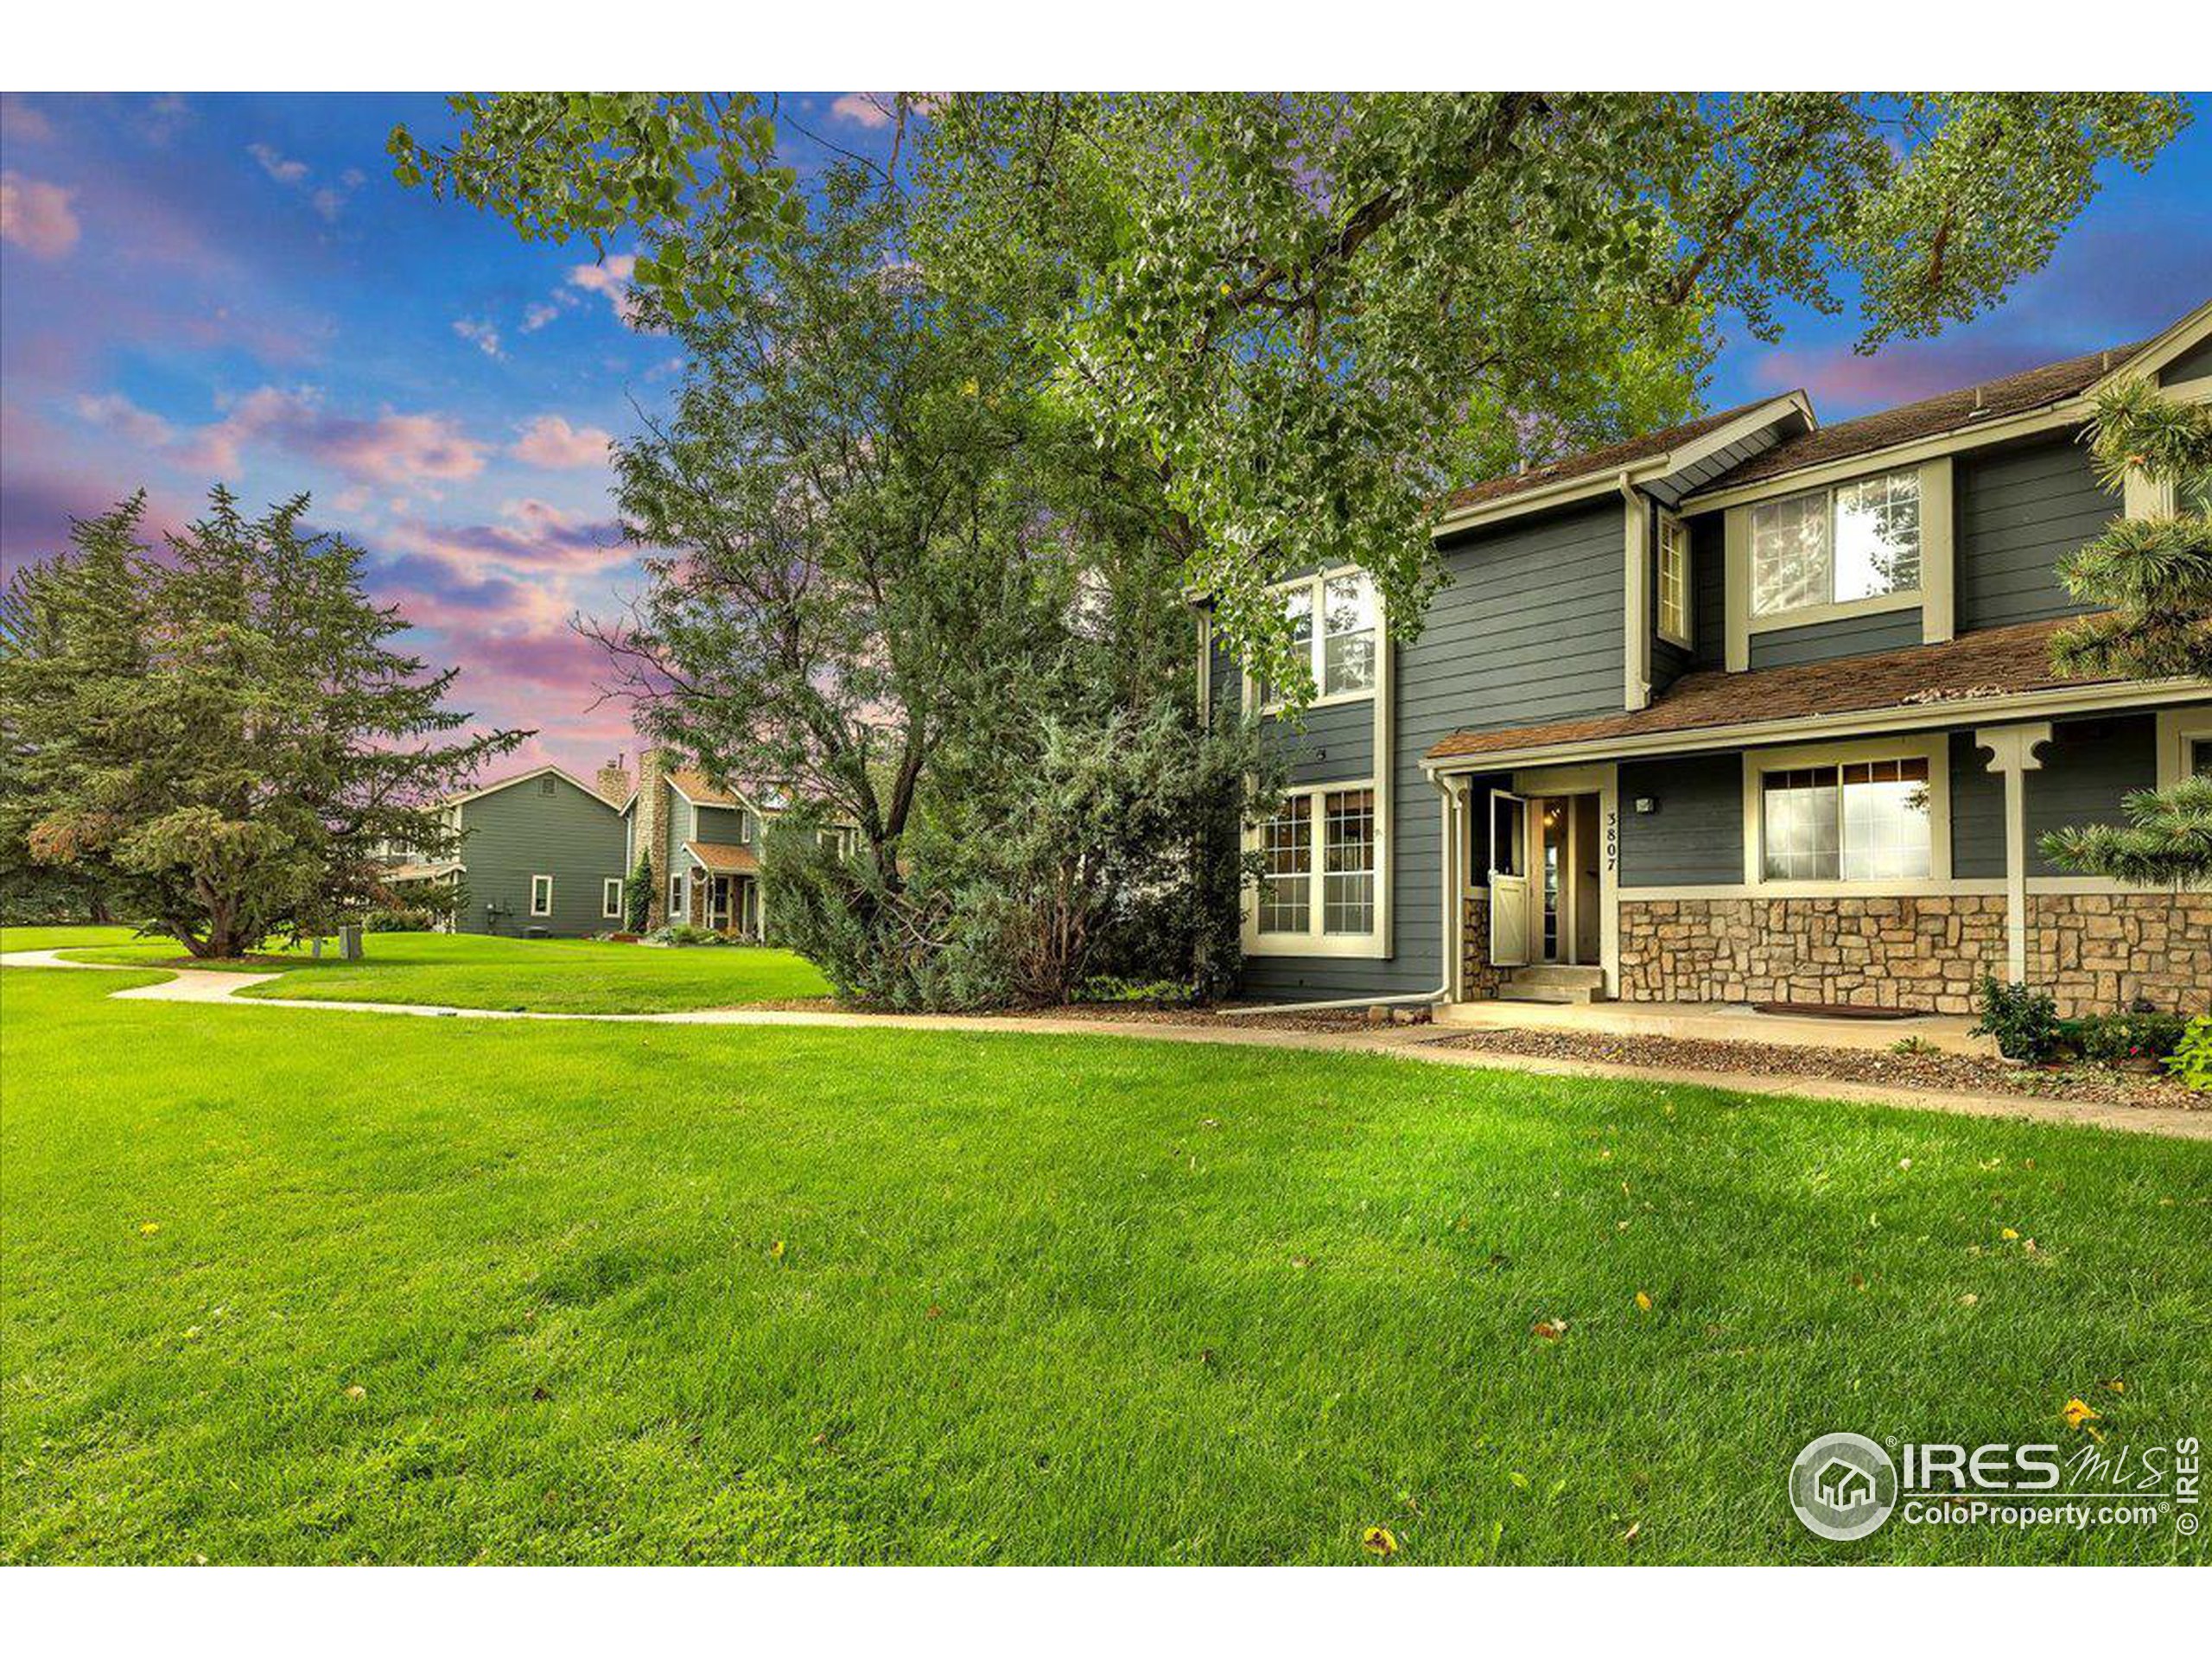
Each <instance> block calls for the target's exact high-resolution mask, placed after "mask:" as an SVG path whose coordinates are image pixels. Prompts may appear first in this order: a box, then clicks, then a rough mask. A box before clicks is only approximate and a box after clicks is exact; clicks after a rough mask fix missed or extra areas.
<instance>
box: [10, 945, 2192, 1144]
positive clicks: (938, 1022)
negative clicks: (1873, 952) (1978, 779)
mask: <svg viewBox="0 0 2212 1659" xmlns="http://www.w3.org/2000/svg"><path fill="white" fill-rule="evenodd" d="M79 948H81V947H79ZM0 968H74V969H92V970H95V971H104V972H110V973H145V972H149V971H154V972H161V973H165V974H168V976H170V977H168V979H166V980H163V981H162V982H159V983H157V984H153V985H136V986H132V987H131V988H129V989H128V990H121V991H116V992H114V993H112V995H114V996H115V998H116V999H117V1000H118V1001H145V1002H195V1003H203V1004H204V1003H213V1002H223V1003H228V1004H230V1005H231V1006H232V1007H241V1008H271V1009H309V1008H314V1009H325V1010H335V1011H338V1012H341V1013H346V1014H404V1015H412V1016H414V1017H416V1018H418V1019H437V1020H586V1021H593V1022H599V1023H612V1024H620V1025H661V1026H816V1027H830V1028H833V1029H844V1030H854V1031H861V1030H870V1031H880V1030H883V1029H885V1028H887V1027H888V1028H891V1029H905V1030H912V1031H959V1032H982V1033H1009V1032H1012V1033H1038V1034H1043V1035H1050V1036H1063V1037H1135V1038H1141V1039H1147V1040H1149V1041H1152V1042H1162V1043H1215V1044H1219V1045H1222V1046H1226V1047H1232V1048H1276V1049H1294V1050H1304V1051H1307V1052H1325V1053H1351V1054H1380V1055H1388V1056H1390V1057H1393V1058H1399V1059H1408V1060H1421V1061H1425V1062H1427V1064H1430V1065H1459V1066H1469V1067H1473V1068H1475V1069H1477V1070H1481V1071H1529V1072H1535V1073H1540V1074H1542V1075H1546V1076H1551V1077H1606V1078H1618V1079H1621V1080H1624V1081H1628V1082H1637V1083H1656V1084H1681V1085H1684V1086H1688V1087H1693V1088H1704V1089H1726V1090H1733V1091H1735V1092H1737V1093H1739V1094H1747V1095H1778V1096H1791V1097H1795V1098H1798V1099H1814V1100H1847V1101H1857V1102H1863V1103H1868V1104H1872V1105H1879V1106H1906V1107H1911V1108H1914V1109H1917V1110H1922V1111H1933V1112H1953V1113H1958V1114H1961V1115H1964V1116H1970V1117H2010V1118H2018V1119H2021V1120H2023V1121H2025V1122H2035V1123H2063V1124H2070V1125H2073V1126H2075V1127H2088V1128H2105V1129H2119V1130H2125V1131H2127V1132H2130V1133H2133V1134H2138V1135H2168V1136H2171V1137H2174V1138H2176V1139H2180V1140H2189V1141H2212V1111H2204V1112H2188V1111H2175V1110H2170V1109H2164V1108H2155V1107H2139V1106H2101V1105H2094V1104H2088V1103H2082V1102H2077V1101H2062V1100H2038V1099H2035V1098H2033V1097H2031V1096H2024V1095H1974V1094H1958V1093H1954V1092H1952V1091H1950V1090H1935V1089H1900V1088H1891V1087H1889V1086H1886V1085H1884V1084H1866V1083H1846V1082H1841V1081H1829V1080H1827V1079H1822V1078H1817V1077H1769V1076H1763V1075H1758V1074H1754V1073H1750V1072H1732V1071H1691V1070H1688V1069H1686V1068H1681V1067H1674V1066H1643V1065H1608V1064H1605V1063H1604V1062H1601V1061H1596V1060H1561V1059H1551V1058H1541V1057H1538V1056H1533V1055H1523V1054H1506V1053H1498V1052H1484V1051H1471V1050H1467V1049H1454V1048H1445V1047H1440V1046H1438V1045H1437V1041H1436V1039H1437V1035H1438V1033H1437V1030H1436V1028H1435V1027H1429V1026H1393V1027H1389V1028H1388V1029H1385V1030H1377V1031H1366V1030H1360V1031H1341V1032H1339V1031H1290V1030H1285V1029H1283V1028H1282V1027H1251V1026H1226V1025H1206V1026H1172V1025H1164V1024H1160V1023H1158V1022H1156V1021H1152V1020H1067V1019H1054V1018H1051V1017H1049V1016H1033V1015H1022V1014H852V1013H845V1012H842V1011H839V1010H836V1009H812V1008H695V1009H686V1010H682V1011H678V1012H674V1013H665V1014H541V1013H529V1012H522V1011H517V1010H515V1009H511V1008H449V1007H437V1006H435V1005H432V1004H429V1003H419V1002H322V1001H307V1000H305V999H300V1000H296V1001H295V1000H288V999H277V998H264V997H246V998H239V997H238V992H239V991H241V990H244V989H245V988H246V987H248V986H250V985H258V984H260V983H262V982H264V981H266V980H271V979H281V978H283V975H282V974H257V973H239V972H223V971H218V970H216V969H207V968H161V969H155V968H153V967H152V966H151V964H149V965H148V966H146V967H143V968H126V967H124V966H123V965H122V964H121V963H105V962H71V961H68V960H67V959H66V958H65V957H64V955H63V953H62V951H60V950H10V951H6V952H0Z"/></svg>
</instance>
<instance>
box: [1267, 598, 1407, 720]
mask: <svg viewBox="0 0 2212 1659" xmlns="http://www.w3.org/2000/svg"><path fill="white" fill-rule="evenodd" d="M1339 576H1359V577H1362V578H1363V580H1365V582H1367V593H1368V599H1369V601H1370V603H1372V604H1373V606H1374V607H1375V683H1374V684H1373V685H1370V686H1369V687H1368V688H1367V689H1366V690H1363V691H1338V692H1333V693H1328V694H1325V693H1324V692H1323V691H1322V690H1321V686H1322V683H1323V679H1324V676H1325V652H1326V651H1327V649H1328V645H1327V639H1326V634H1325V631H1324V630H1325V622H1324V620H1323V617H1324V607H1323V606H1322V603H1321V598H1322V588H1323V585H1324V584H1325V583H1327V582H1333V581H1335V580H1336V579H1337V578H1338V577H1339ZM1294 588H1308V589H1311V590H1312V593H1313V628H1312V630H1311V632H1309V634H1308V635H1307V638H1306V655H1307V662H1306V672H1307V673H1309V674H1311V675H1312V676H1313V702H1309V703H1307V704H1306V707H1307V708H1308V709H1333V708H1335V707H1336V706H1337V705H1338V704H1339V703H1345V702H1366V701H1368V700H1369V699H1370V698H1371V697H1373V696H1376V694H1377V693H1378V692H1380V691H1381V690H1382V688H1383V636H1384V633H1385V632H1386V630H1385V628H1384V626H1383V595H1382V594H1381V592H1380V591H1378V590H1377V589H1376V586H1375V578H1374V577H1372V576H1370V575H1368V574H1367V573H1366V572H1365V571H1364V570H1362V569H1360V568H1359V566H1357V565H1356V564H1340V565H1338V566H1335V567H1334V568H1333V569H1327V570H1322V571H1318V572H1316V573H1315V574H1314V575H1310V576H1300V577H1297V578H1296V579H1294V580H1293V581H1290V582H1276V583H1274V585H1273V586H1272V587H1270V588H1268V594H1270V595H1274V594H1287V593H1289V592H1291V591H1292V590H1293V589H1294ZM1261 689H1262V688H1261V685H1260V683H1259V681H1257V680H1255V679H1254V678H1253V677H1252V676H1251V675H1249V674H1247V675H1245V676H1244V706H1245V707H1246V708H1247V709H1256V710H1258V711H1259V712H1260V713H1261V714H1262V715H1279V714H1281V713H1282V712H1283V710H1284V709H1287V708H1289V707H1290V705H1289V704H1288V703H1287V702H1283V701H1282V700H1281V698H1277V699H1276V700H1275V701H1274V702H1261V701H1260V693H1261Z"/></svg>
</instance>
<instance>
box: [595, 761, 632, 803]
mask: <svg viewBox="0 0 2212 1659" xmlns="http://www.w3.org/2000/svg"><path fill="white" fill-rule="evenodd" d="M593 782H594V784H595V785H597V787H598V790H599V792H600V796H601V798H602V799H605V800H609V801H612V802H613V803H614V804H615V805H617V806H620V805H621V804H622V803H623V802H625V801H626V800H628V799H629V798H630V768H629V767H628V766H625V765H624V764H623V759H622V757H621V756H620V755H619V754H618V755H616V756H615V757H614V758H613V760H610V761H608V762H607V764H606V765H605V766H601V768H600V769H599V776H598V777H597V778H595V779H593Z"/></svg>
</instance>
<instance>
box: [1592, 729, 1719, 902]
mask: <svg viewBox="0 0 2212 1659" xmlns="http://www.w3.org/2000/svg"><path fill="white" fill-rule="evenodd" d="M1638 800H1647V801H1649V802H1650V803H1652V805H1653V807H1654V809H1655V810H1652V811H1650V812H1639V811H1637V809H1636V804H1637V801H1638ZM1620 802H1621V851H1620V857H1621V871H1620V879H1621V885H1622V886H1623V887H1716V886H1717V887H1727V886H1731V885H1732V884H1734V883H1736V882H1738V881H1741V880H1743V879H1744V760H1743V756H1742V754H1741V753H1738V752H1737V751H1735V750H1730V751H1728V752H1727V753H1724V754H1685V755H1680V756H1677V757H1676V758H1675V759H1674V760H1638V761H1634V762H1630V763H1629V764H1626V765H1624V766H1622V767H1621V778H1620Z"/></svg>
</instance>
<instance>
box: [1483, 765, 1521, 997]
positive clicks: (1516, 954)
mask: <svg viewBox="0 0 2212 1659" xmlns="http://www.w3.org/2000/svg"><path fill="white" fill-rule="evenodd" d="M1490 960H1491V966H1492V967H1495V968H1518V967H1521V966H1522V964H1523V963H1526V962H1527V961H1528V960H1529V803H1528V802H1527V801H1526V800H1524V799H1522V798H1521V797H1520V796H1518V795H1516V794H1513V793H1512V792H1511V791H1508V790H1503V789H1493V790H1492V791H1491V792H1490Z"/></svg>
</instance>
